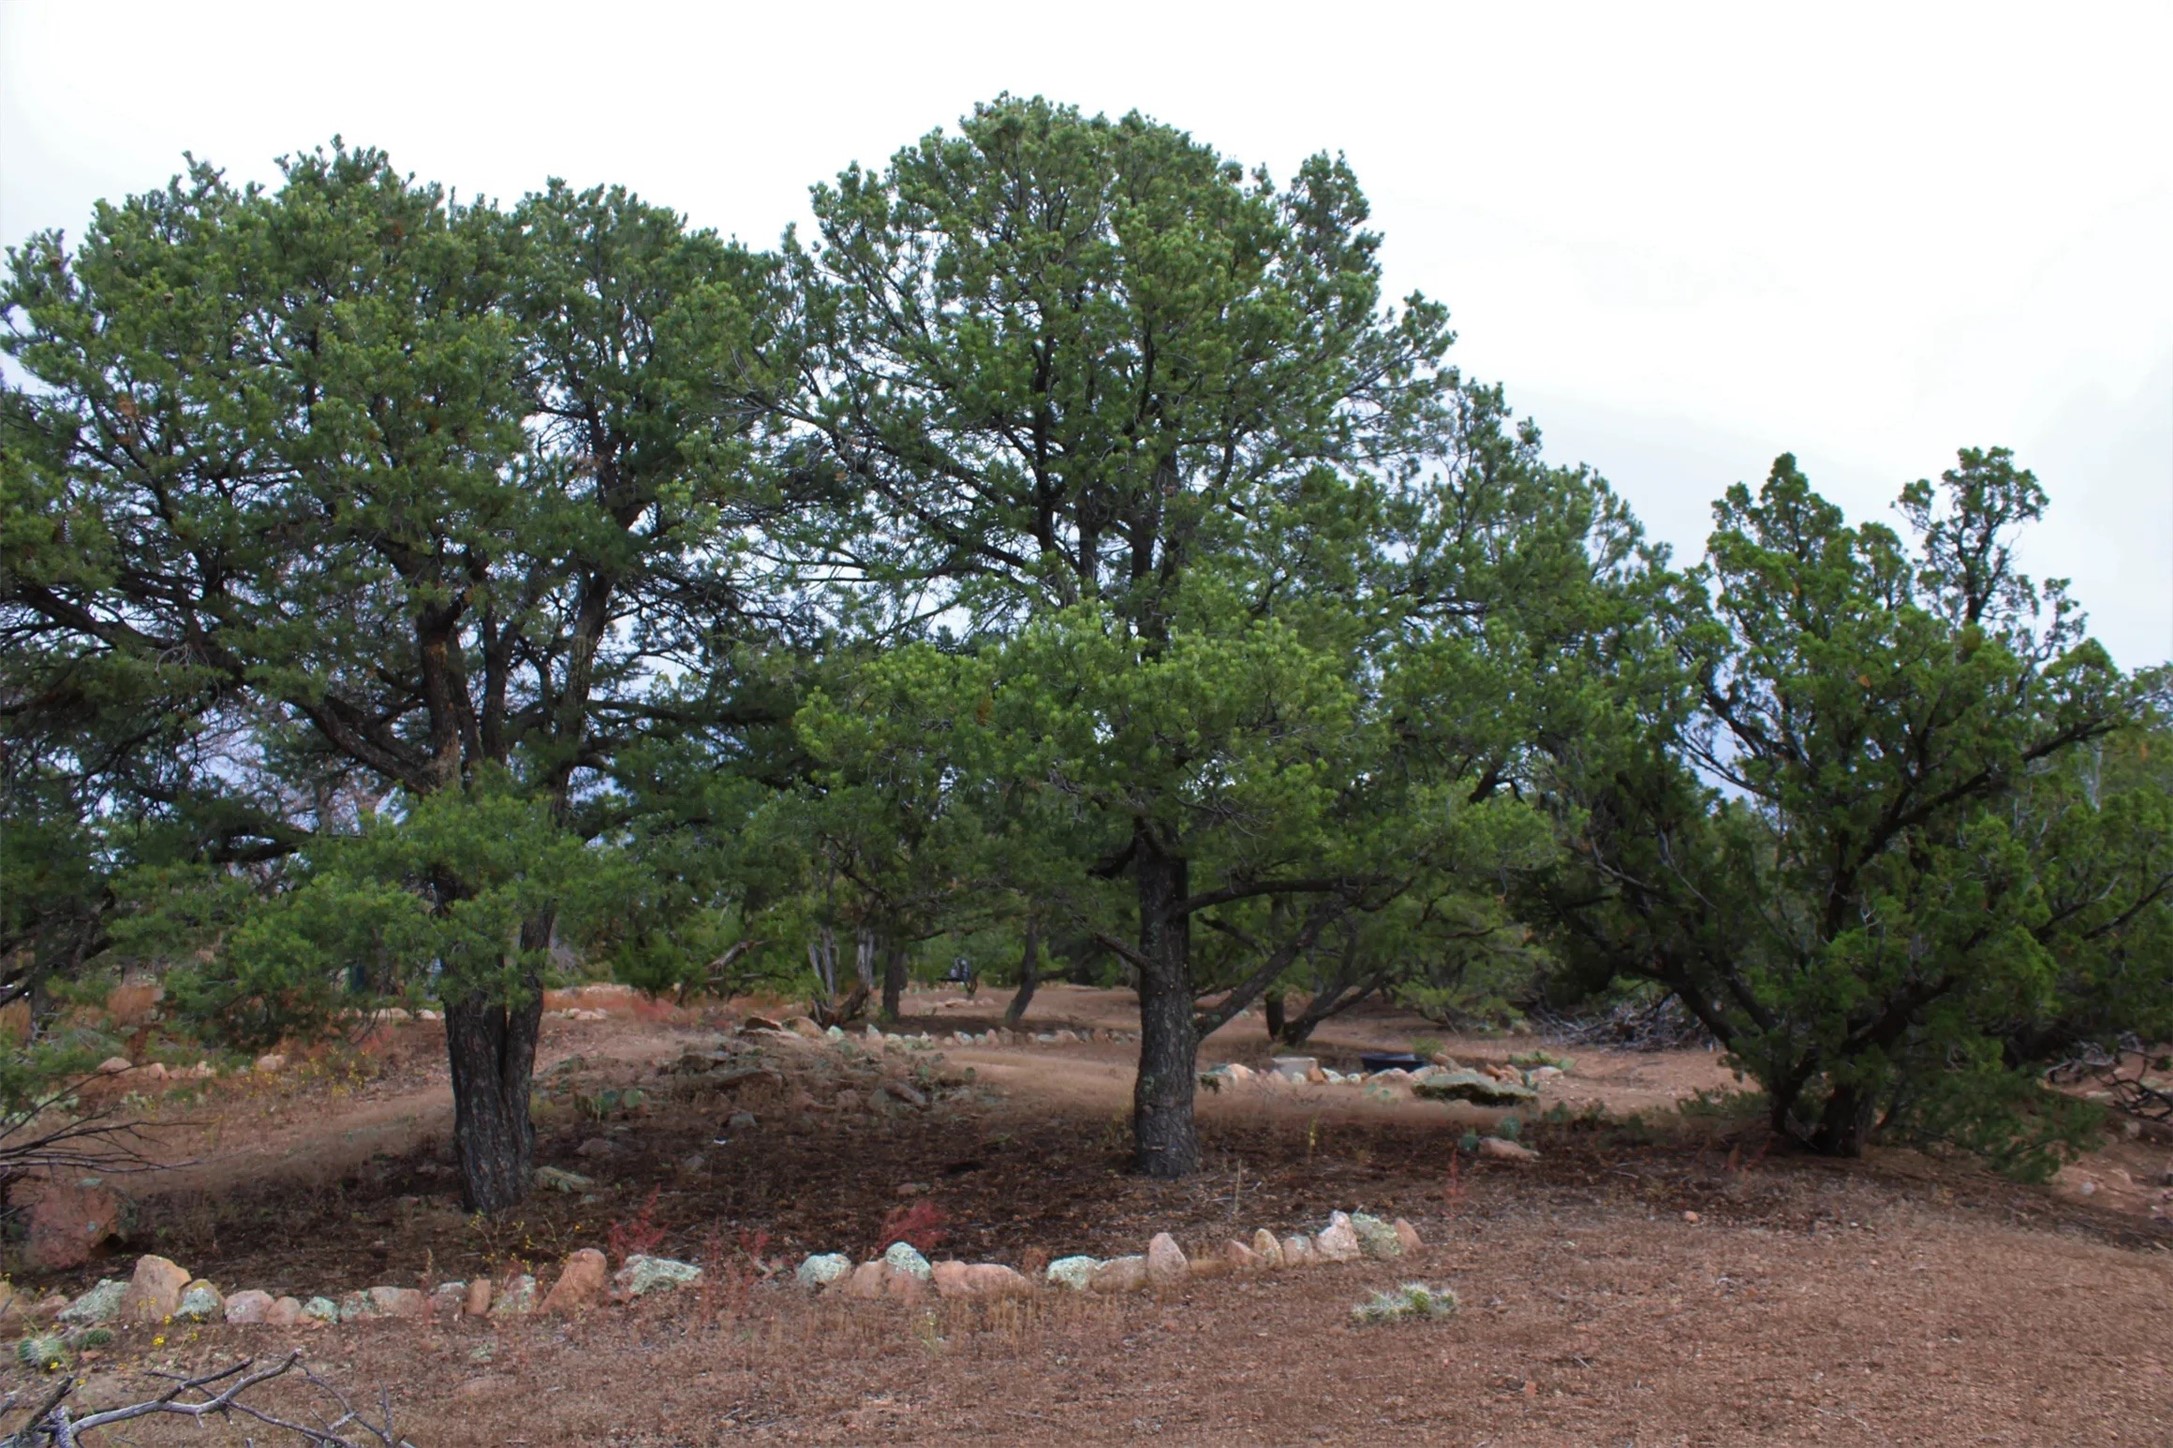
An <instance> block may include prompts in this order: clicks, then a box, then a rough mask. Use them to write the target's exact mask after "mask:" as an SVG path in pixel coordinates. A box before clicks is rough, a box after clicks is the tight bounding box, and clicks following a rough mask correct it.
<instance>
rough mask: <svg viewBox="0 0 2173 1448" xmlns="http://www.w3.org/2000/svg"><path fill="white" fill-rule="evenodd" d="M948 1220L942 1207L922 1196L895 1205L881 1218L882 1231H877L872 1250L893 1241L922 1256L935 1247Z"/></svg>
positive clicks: (941, 1239)
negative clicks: (903, 1205) (903, 1203)
mask: <svg viewBox="0 0 2173 1448" xmlns="http://www.w3.org/2000/svg"><path fill="white" fill-rule="evenodd" d="M949 1223H950V1218H949V1217H947V1216H945V1215H944V1213H943V1208H941V1207H939V1206H937V1205H936V1204H935V1203H934V1202H931V1201H928V1200H926V1199H923V1200H921V1201H917V1202H915V1203H913V1204H912V1205H911V1206H907V1207H895V1208H893V1209H892V1210H891V1213H890V1215H889V1216H887V1217H885V1218H883V1230H882V1231H881V1232H880V1233H878V1234H877V1236H876V1242H875V1250H876V1251H878V1252H882V1251H886V1250H888V1249H889V1247H890V1246H891V1244H892V1243H894V1242H903V1243H905V1244H906V1245H907V1246H909V1247H911V1248H912V1249H913V1250H914V1251H916V1252H919V1253H920V1254H922V1255H923V1256H926V1255H927V1254H928V1253H930V1252H933V1251H935V1250H936V1248H937V1246H939V1245H940V1244H941V1243H942V1241H943V1233H944V1228H945V1227H946V1226H948V1225H949Z"/></svg>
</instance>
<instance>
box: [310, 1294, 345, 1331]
mask: <svg viewBox="0 0 2173 1448" xmlns="http://www.w3.org/2000/svg"><path fill="white" fill-rule="evenodd" d="M301 1320H302V1321H303V1322H321V1323H323V1324H324V1325H325V1326H327V1327H332V1326H336V1325H337V1324H338V1322H339V1320H340V1305H339V1304H338V1303H337V1302H334V1301H333V1300H332V1299H331V1298H329V1297H312V1298H310V1299H309V1301H307V1302H305V1303H303V1304H302V1317H301Z"/></svg>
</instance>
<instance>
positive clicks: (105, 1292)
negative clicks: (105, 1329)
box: [60, 1277, 128, 1327]
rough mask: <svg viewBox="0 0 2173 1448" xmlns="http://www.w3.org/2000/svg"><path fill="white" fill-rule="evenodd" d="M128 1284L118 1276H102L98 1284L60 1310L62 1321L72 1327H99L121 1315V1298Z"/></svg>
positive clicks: (125, 1294)
mask: <svg viewBox="0 0 2173 1448" xmlns="http://www.w3.org/2000/svg"><path fill="white" fill-rule="evenodd" d="M127 1295H128V1284H127V1283H126V1282H123V1281H122V1280H121V1279H120V1278H118V1277H102V1278H100V1279H99V1281H98V1285H97V1286H95V1287H93V1288H91V1290H90V1291H88V1292H86V1293H84V1294H83V1295H82V1296H80V1297H78V1298H76V1299H75V1300H74V1301H73V1302H70V1303H69V1304H68V1305H67V1306H66V1307H63V1308H62V1309H61V1310H60V1321H62V1322H64V1323H66V1324H68V1326H70V1327H97V1326H98V1325H99V1324H101V1323H107V1322H111V1321H113V1319H114V1318H116V1317H119V1316H120V1315H121V1299H122V1298H124V1297H126V1296H127Z"/></svg>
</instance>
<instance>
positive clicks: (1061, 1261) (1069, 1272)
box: [1044, 1257, 1102, 1292]
mask: <svg viewBox="0 0 2173 1448" xmlns="http://www.w3.org/2000/svg"><path fill="white" fill-rule="evenodd" d="M1101 1265H1102V1259H1101V1258H1099V1257H1059V1258H1057V1259H1056V1260H1055V1261H1054V1262H1051V1263H1050V1264H1049V1267H1048V1271H1047V1272H1046V1273H1045V1274H1044V1275H1045V1276H1047V1278H1048V1279H1049V1281H1051V1282H1053V1283H1055V1284H1056V1285H1057V1286H1059V1287H1068V1288H1070V1289H1071V1290H1072V1291H1074V1292H1084V1291H1086V1290H1087V1287H1088V1285H1089V1284H1091V1283H1092V1282H1093V1280H1094V1272H1095V1269H1096V1268H1098V1267H1100V1266H1101Z"/></svg>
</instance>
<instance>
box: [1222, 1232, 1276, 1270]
mask: <svg viewBox="0 0 2173 1448" xmlns="http://www.w3.org/2000/svg"><path fill="white" fill-rule="evenodd" d="M1222 1259H1223V1260H1224V1261H1225V1262H1227V1263H1229V1264H1230V1270H1231V1271H1233V1272H1257V1271H1259V1270H1260V1269H1261V1268H1262V1267H1263V1266H1265V1265H1266V1264H1265V1263H1263V1262H1262V1261H1261V1260H1260V1254H1259V1253H1258V1252H1255V1251H1254V1250H1253V1249H1252V1248H1250V1247H1248V1246H1246V1245H1245V1244H1244V1243H1243V1242H1240V1241H1238V1240H1237V1239H1236V1238H1234V1237H1233V1238H1232V1239H1231V1240H1229V1241H1228V1242H1225V1243H1224V1244H1223V1247H1222Z"/></svg>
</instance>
